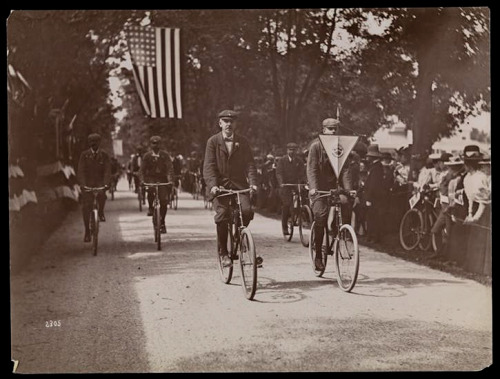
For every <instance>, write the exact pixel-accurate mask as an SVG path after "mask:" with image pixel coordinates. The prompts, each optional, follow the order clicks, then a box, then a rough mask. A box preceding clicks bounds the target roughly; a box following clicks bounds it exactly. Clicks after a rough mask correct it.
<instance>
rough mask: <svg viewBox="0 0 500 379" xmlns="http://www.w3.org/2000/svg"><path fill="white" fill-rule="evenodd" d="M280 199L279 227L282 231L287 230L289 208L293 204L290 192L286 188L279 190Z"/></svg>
mask: <svg viewBox="0 0 500 379" xmlns="http://www.w3.org/2000/svg"><path fill="white" fill-rule="evenodd" d="M280 199H281V227H282V228H283V230H286V229H287V221H288V217H290V208H291V207H292V203H293V195H292V191H290V189H288V188H281V189H280Z"/></svg>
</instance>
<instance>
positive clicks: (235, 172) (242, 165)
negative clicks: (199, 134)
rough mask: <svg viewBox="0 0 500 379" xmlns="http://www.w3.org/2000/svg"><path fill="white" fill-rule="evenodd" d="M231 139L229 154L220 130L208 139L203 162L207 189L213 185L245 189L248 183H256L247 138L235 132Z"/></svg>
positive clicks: (253, 164) (255, 174) (253, 163)
mask: <svg viewBox="0 0 500 379" xmlns="http://www.w3.org/2000/svg"><path fill="white" fill-rule="evenodd" d="M233 141H234V142H233V149H232V151H231V154H229V152H228V151H227V148H226V144H225V142H224V138H223V136H222V132H219V133H217V134H215V135H213V136H212V137H210V138H209V139H208V141H207V146H206V149H205V159H204V163H203V178H204V179H205V182H206V184H207V190H210V189H211V188H212V187H214V186H223V187H225V188H228V189H245V188H248V186H249V185H257V170H256V169H255V162H254V159H253V154H252V150H251V149H250V145H249V143H248V140H247V139H246V138H245V137H243V136H241V135H239V134H236V133H235V134H234V140H233Z"/></svg>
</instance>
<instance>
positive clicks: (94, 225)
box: [82, 186, 108, 255]
mask: <svg viewBox="0 0 500 379" xmlns="http://www.w3.org/2000/svg"><path fill="white" fill-rule="evenodd" d="M107 188H108V187H107V186H103V187H87V186H83V187H82V190H83V191H85V192H92V195H94V199H93V201H92V212H91V213H90V219H89V230H90V235H91V236H92V251H93V253H94V255H97V247H98V242H99V206H98V203H97V195H98V194H99V192H101V191H105V190H106V189H107Z"/></svg>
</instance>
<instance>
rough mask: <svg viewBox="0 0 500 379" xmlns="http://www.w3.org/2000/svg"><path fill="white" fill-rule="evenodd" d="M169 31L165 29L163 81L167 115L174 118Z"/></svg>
mask: <svg viewBox="0 0 500 379" xmlns="http://www.w3.org/2000/svg"><path fill="white" fill-rule="evenodd" d="M171 34H172V33H171V30H170V29H167V30H166V34H165V53H166V55H165V69H166V71H167V75H166V76H167V77H166V79H167V80H166V81H165V85H166V90H167V92H166V93H167V104H168V115H169V117H171V118H172V117H174V104H173V102H172V100H173V99H172V58H171V55H172V54H171V52H172V50H171V42H172V41H171Z"/></svg>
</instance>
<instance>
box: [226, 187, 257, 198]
mask: <svg viewBox="0 0 500 379" xmlns="http://www.w3.org/2000/svg"><path fill="white" fill-rule="evenodd" d="M250 191H253V190H252V189H251V188H247V189H244V190H232V189H226V188H224V187H219V188H218V192H222V193H223V194H222V195H217V196H219V197H221V196H229V195H236V194H238V193H247V192H250Z"/></svg>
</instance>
